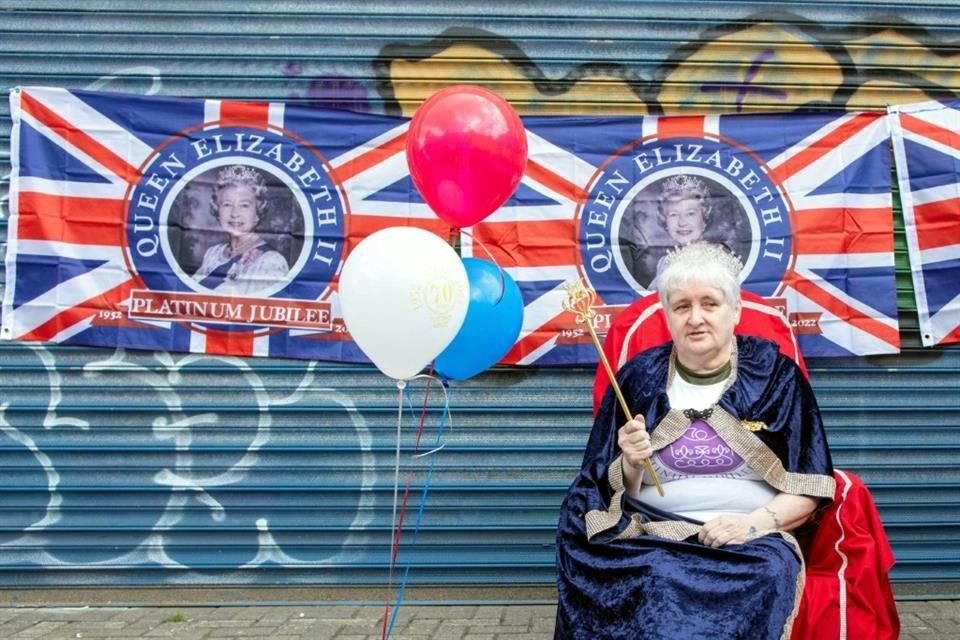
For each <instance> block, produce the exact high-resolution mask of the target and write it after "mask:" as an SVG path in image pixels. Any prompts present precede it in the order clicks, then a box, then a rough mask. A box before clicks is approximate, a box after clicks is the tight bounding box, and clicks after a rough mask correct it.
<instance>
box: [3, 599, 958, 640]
mask: <svg viewBox="0 0 960 640" xmlns="http://www.w3.org/2000/svg"><path fill="white" fill-rule="evenodd" d="M897 604H898V607H899V609H900V616H901V621H902V624H903V632H902V634H901V636H900V637H901V638H903V639H904V640H950V639H960V601H900V602H898V603H897ZM554 611H555V609H554V607H553V606H552V605H545V604H533V605H520V604H511V605H504V604H484V605H422V604H416V605H403V606H402V607H401V608H400V612H399V615H398V616H397V621H396V622H395V625H394V629H393V633H392V634H391V636H390V637H391V638H396V639H397V640H548V639H550V638H552V637H553V616H554ZM383 613H384V608H383V606H382V605H380V606H373V605H349V606H348V605H341V604H320V605H310V606H302V605H296V604H291V605H270V606H260V605H245V606H210V607H183V606H146V607H118V606H97V607H56V606H44V607H31V606H16V607H4V608H0V638H3V639H4V640H6V639H10V640H20V639H26V638H31V639H34V640H48V639H49V640H76V639H78V638H82V639H84V640H126V639H129V640H132V639H134V638H181V639H185V640H207V639H210V640H213V639H217V638H265V639H266V638H269V639H270V640H379V638H381V632H382V620H383ZM851 640H861V639H854V638H851ZM865 640H869V639H865Z"/></svg>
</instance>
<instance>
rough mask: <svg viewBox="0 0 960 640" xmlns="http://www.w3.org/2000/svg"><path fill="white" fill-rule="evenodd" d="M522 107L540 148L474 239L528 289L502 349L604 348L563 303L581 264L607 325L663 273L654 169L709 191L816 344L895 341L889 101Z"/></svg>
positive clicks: (470, 241)
mask: <svg viewBox="0 0 960 640" xmlns="http://www.w3.org/2000/svg"><path fill="white" fill-rule="evenodd" d="M524 122H525V126H526V128H527V135H528V141H529V148H530V161H529V166H528V169H527V171H526V175H525V177H524V179H523V182H522V184H521V188H520V189H519V190H518V191H517V194H516V195H515V197H514V198H513V199H512V200H511V201H510V202H509V203H508V204H507V205H506V206H504V207H503V208H502V209H500V210H499V211H497V212H495V213H494V214H493V215H492V216H490V217H489V218H487V219H486V220H484V221H483V222H481V223H480V224H478V225H477V226H476V227H475V228H474V230H473V235H472V238H465V241H464V249H465V252H467V253H470V252H473V253H474V254H475V255H478V256H481V257H483V255H484V252H483V251H481V250H480V249H478V248H477V247H476V246H474V244H480V245H482V247H483V249H484V250H485V251H487V252H490V253H491V254H492V255H493V257H494V258H495V260H496V261H497V262H498V263H499V264H501V265H503V266H505V267H507V268H508V270H509V272H510V274H511V275H512V276H513V277H514V279H515V280H516V281H517V282H518V284H519V285H520V287H521V290H522V291H523V293H524V296H525V302H526V314H525V317H524V325H523V330H522V333H521V337H520V339H519V340H518V342H517V343H516V345H515V347H514V348H513V350H512V351H511V352H510V353H508V354H507V356H506V358H505V360H504V361H505V362H507V363H511V364H521V365H522V364H544V365H550V364H570V363H588V362H594V361H595V359H596V355H595V353H594V348H593V346H592V345H591V344H590V342H591V339H590V338H589V336H588V334H587V333H586V332H585V331H584V330H583V327H578V326H577V325H576V324H575V322H574V318H573V317H572V316H571V314H569V313H568V312H564V311H563V309H562V307H561V302H562V300H563V297H564V295H565V293H564V288H563V285H564V282H566V281H568V280H571V279H575V278H583V279H585V280H587V282H588V284H590V285H591V286H592V287H593V288H594V289H595V290H596V291H597V293H598V296H599V298H600V302H601V303H602V304H603V305H605V306H604V308H603V309H602V311H603V312H601V313H600V314H598V320H597V324H596V329H597V331H598V332H599V333H601V334H602V333H603V332H604V330H605V328H606V327H607V326H609V323H610V319H611V318H612V317H613V316H614V315H615V314H616V313H618V312H619V311H620V310H622V309H623V308H625V307H626V305H627V304H629V303H630V302H631V301H632V300H633V299H635V298H636V297H639V296H641V295H643V294H645V293H647V292H648V291H650V290H652V289H653V288H654V287H653V286H652V284H653V283H652V282H650V280H651V276H652V275H654V274H655V264H656V260H655V258H656V257H657V256H658V255H661V256H662V254H663V252H664V251H665V250H666V247H665V246H663V245H664V243H667V244H669V243H670V242H671V240H670V238H668V236H667V235H666V233H665V231H664V229H662V228H658V227H657V225H656V224H655V223H654V222H653V219H654V218H655V217H656V215H657V214H656V209H657V206H658V205H657V203H656V202H655V200H656V199H657V193H658V184H659V192H660V193H661V194H662V193H663V190H664V189H665V188H666V186H667V185H670V184H672V185H673V186H674V187H676V186H677V185H681V184H692V185H697V184H699V185H700V188H701V189H702V190H709V191H710V194H709V195H710V198H711V199H713V200H714V204H713V205H712V207H713V212H712V213H711V214H710V215H711V217H712V220H711V221H709V222H707V224H706V232H705V234H704V236H703V239H712V240H713V241H716V242H723V243H725V244H726V245H727V246H728V247H729V248H730V249H731V250H732V251H733V252H735V253H737V254H738V255H739V256H740V257H741V258H742V259H743V260H744V262H745V263H746V266H745V269H744V276H745V282H744V286H745V287H746V288H747V289H748V290H752V291H754V292H755V293H758V294H760V295H763V296H764V297H767V298H769V299H772V300H774V301H775V302H776V303H777V305H778V306H780V307H781V309H783V310H784V311H785V313H787V315H788V317H789V319H790V322H791V324H792V325H793V327H794V330H795V331H796V333H797V334H798V339H799V343H800V346H801V349H802V351H803V353H804V354H805V355H807V356H814V357H815V356H848V355H867V354H881V353H896V352H898V351H899V346H900V338H899V326H898V321H897V307H896V296H895V279H894V255H893V214H892V205H891V193H890V178H889V176H890V162H889V128H888V124H887V121H886V119H885V117H884V115H883V114H876V113H850V112H830V113H818V114H809V115H807V114H784V115H735V116H733V115H731V116H694V117H688V116H672V117H669V116H664V117H640V118H637V117H623V118H586V117H584V118H557V117H542V118H525V119H524ZM660 215H662V211H661V213H660ZM631 216H633V217H634V219H639V220H640V221H641V222H639V223H634V222H630V219H631ZM723 216H726V220H724V219H722V218H723ZM661 223H662V220H661ZM631 225H633V227H632V228H633V231H632V232H633V235H634V237H633V238H631V236H630V233H631V231H630V229H631ZM724 226H725V227H726V229H724V228H721V227H724ZM636 227H644V229H645V233H646V236H647V238H646V239H645V240H637V236H638V235H640V233H639V232H638V231H637V229H636ZM738 228H739V230H738ZM641 231H643V230H641ZM711 232H712V234H713V235H712V237H711V235H710V234H711ZM658 234H659V235H658ZM724 234H726V235H727V239H726V240H724V238H723V235H724ZM655 236H656V237H655ZM688 237H689V236H688ZM638 242H639V243H641V244H642V243H643V242H646V243H647V245H648V246H645V248H643V251H646V253H647V254H649V256H648V258H649V259H648V261H647V263H646V265H642V264H641V265H640V266H639V267H636V268H634V267H631V266H630V265H629V264H628V263H627V261H628V257H627V254H628V249H630V251H633V250H634V249H635V248H636V246H635V245H636V244H637V243H638ZM644 270H646V271H644Z"/></svg>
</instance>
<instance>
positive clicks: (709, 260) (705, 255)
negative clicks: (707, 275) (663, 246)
mask: <svg viewBox="0 0 960 640" xmlns="http://www.w3.org/2000/svg"><path fill="white" fill-rule="evenodd" d="M674 263H680V264H688V265H694V266H703V265H706V264H713V265H716V266H717V267H720V268H721V269H723V270H724V271H726V272H727V273H729V274H730V275H731V276H733V279H734V280H737V279H739V277H740V272H741V271H743V263H742V262H740V258H738V257H737V256H736V254H733V253H730V251H728V250H727V249H726V248H724V247H723V246H722V245H719V244H712V243H709V242H692V243H690V244H688V245H684V246H682V247H678V248H676V249H670V250H669V251H667V255H666V256H665V257H664V259H663V271H666V270H667V267H669V266H670V265H672V264H674Z"/></svg>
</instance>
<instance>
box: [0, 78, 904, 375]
mask: <svg viewBox="0 0 960 640" xmlns="http://www.w3.org/2000/svg"><path fill="white" fill-rule="evenodd" d="M11 113H12V116H13V121H14V127H13V133H12V140H11V147H12V152H11V158H12V165H13V173H12V177H11V198H10V203H11V217H10V220H9V226H8V234H7V240H8V247H7V255H6V274H7V277H6V289H5V293H4V298H3V315H2V328H0V337H3V338H5V339H15V340H41V341H53V342H62V343H71V344H84V345H99V346H110V347H115V346H119V347H131V348H140V349H156V350H169V351H190V352H201V353H217V354H231V355H240V356H278V357H294V358H309V359H325V360H334V361H344V362H364V361H366V358H365V356H364V354H363V353H362V352H361V351H360V349H359V348H358V347H357V346H356V344H355V343H354V342H353V340H352V339H351V337H350V334H349V333H348V332H347V329H346V327H345V325H344V323H343V319H342V314H341V312H340V308H339V301H338V292H337V286H338V278H339V274H340V270H341V268H342V265H343V263H344V261H345V259H346V257H347V256H348V255H349V253H350V251H351V249H352V248H353V247H354V246H356V244H357V243H358V242H359V241H360V240H362V239H363V238H365V237H367V236H368V235H370V234H371V233H373V232H375V231H377V230H379V229H383V228H385V227H391V226H415V227H418V228H421V229H426V230H428V231H431V232H434V233H436V234H438V235H441V236H442V237H444V238H446V237H447V235H448V234H449V231H450V230H449V228H448V227H447V225H446V224H445V223H443V222H442V221H440V220H439V219H438V218H437V216H436V215H435V214H434V213H433V212H432V211H430V209H429V207H428V206H427V205H426V204H424V202H423V201H422V200H421V198H420V197H419V195H418V193H417V190H416V189H415V188H414V186H413V183H412V181H411V178H410V173H409V167H408V166H407V161H406V157H405V154H404V148H405V137H406V133H407V129H408V121H407V120H406V119H404V118H397V117H388V116H377V115H369V114H358V113H352V112H345V111H324V110H317V109H307V108H301V107H298V106H294V105H286V104H283V103H247V102H244V103H240V102H231V101H226V100H200V99H175V98H161V97H144V96H132V95H122V94H110V93H98V92H90V91H68V90H64V89H51V88H23V89H15V90H14V91H13V92H12V93H11ZM524 126H525V128H526V131H527V141H528V146H529V161H528V164H527V168H526V172H525V175H524V177H523V180H522V182H521V184H520V186H519V188H518V189H517V191H516V193H515V194H514V195H513V197H512V198H511V199H510V200H509V201H508V202H507V203H506V204H505V205H504V206H503V207H501V208H500V209H499V210H498V211H496V212H495V213H493V214H492V215H491V216H489V217H488V218H486V219H485V220H483V221H482V222H480V223H478V224H477V225H475V226H474V227H472V228H470V229H466V230H464V233H463V234H462V235H461V237H460V248H461V253H462V255H463V256H464V257H469V256H476V257H481V258H489V257H492V258H493V260H494V261H495V262H497V263H498V264H499V265H500V266H501V267H503V268H504V269H506V270H507V272H508V273H509V274H510V275H511V276H512V277H513V279H514V280H515V281H516V282H517V283H518V284H519V286H520V289H521V292H522V294H523V297H524V321H523V330H522V332H521V335H520V338H519V340H518V341H517V343H516V345H515V346H514V348H513V349H512V350H511V351H510V352H509V353H508V354H507V356H506V358H505V359H504V362H505V363H508V364H519V365H528V364H547V365H562V364H586V363H592V362H595V361H596V357H597V356H596V351H595V350H594V349H593V347H592V345H591V344H590V337H589V335H588V334H587V333H586V332H585V331H584V329H583V327H578V325H577V324H576V323H575V321H574V318H573V317H572V316H570V315H569V314H568V313H566V312H564V311H563V308H562V300H563V297H564V284H565V283H566V282H568V281H570V280H573V279H577V278H581V279H583V280H585V281H586V282H587V284H589V286H590V287H591V288H593V289H594V290H595V291H596V292H597V295H598V303H599V304H600V305H601V306H602V308H601V310H600V313H599V314H598V316H597V325H596V328H597V330H598V332H600V333H603V331H604V328H605V325H606V324H608V323H609V321H610V319H611V318H612V317H613V316H614V315H615V314H616V313H617V312H618V311H619V310H621V309H623V308H624V307H625V306H626V305H628V304H629V303H630V302H632V301H633V300H635V299H636V298H638V297H639V296H642V295H644V294H646V293H647V292H650V291H653V290H655V289H656V285H657V277H658V272H659V269H660V265H661V263H662V260H663V257H664V256H665V255H666V253H667V252H668V251H669V250H670V249H671V248H673V247H677V246H681V245H683V244H688V243H690V242H697V241H709V242H715V243H719V244H721V245H722V246H724V247H725V248H726V249H727V250H728V251H730V252H731V253H733V254H735V255H737V256H738V257H739V258H740V259H741V261H742V262H743V263H744V266H745V268H744V270H743V277H744V282H743V284H744V287H745V288H747V289H749V290H751V291H753V292H755V293H758V294H760V295H762V296H765V297H767V298H769V299H771V300H773V301H774V303H775V304H776V305H778V306H779V307H780V308H781V309H782V310H783V312H784V313H785V314H786V315H787V317H788V318H789V320H790V322H791V323H792V324H793V326H794V328H795V330H796V333H797V335H798V340H799V342H800V346H801V349H802V350H803V352H804V353H805V355H808V356H844V355H851V354H853V355H867V354H880V353H894V352H896V351H897V350H898V349H899V331H898V325H897V311H896V296H895V286H894V257H893V215H892V206H891V194H890V188H891V184H890V149H889V141H888V138H889V132H888V125H887V120H886V119H885V117H884V115H883V114H873V113H856V112H821V113H814V114H799V113H792V114H782V115H736V116H696V117H694V116H683V117H656V116H648V117H623V118H616V117H613V118H611V117H602V118H601V117H527V118H524ZM398 339H402V337H398Z"/></svg>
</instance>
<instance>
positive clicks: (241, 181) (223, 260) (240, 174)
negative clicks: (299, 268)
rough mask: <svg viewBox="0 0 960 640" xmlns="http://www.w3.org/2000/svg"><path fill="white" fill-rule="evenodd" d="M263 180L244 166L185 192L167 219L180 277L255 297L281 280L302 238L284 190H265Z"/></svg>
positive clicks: (212, 175)
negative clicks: (296, 240) (175, 211)
mask: <svg viewBox="0 0 960 640" xmlns="http://www.w3.org/2000/svg"><path fill="white" fill-rule="evenodd" d="M265 174H266V172H265V171H262V170H260V169H257V168H254V167H251V166H248V165H242V164H231V165H226V166H220V167H217V168H215V169H212V170H210V171H207V172H205V173H204V174H202V175H201V176H199V177H198V178H196V179H195V180H194V181H193V183H191V187H190V188H188V189H187V190H185V194H189V195H187V196H185V197H184V198H183V200H184V201H183V202H181V203H179V207H178V211H177V214H176V215H174V216H172V218H171V243H170V244H171V246H173V247H176V251H175V253H176V254H177V255H176V259H177V262H178V263H179V265H180V267H181V269H182V270H183V272H184V273H185V274H186V275H187V276H188V277H192V279H193V280H194V281H195V282H196V283H198V284H199V285H200V286H201V287H203V288H205V289H209V290H211V291H215V292H216V293H218V294H226V295H243V296H245V295H256V294H257V293H258V292H261V291H262V290H264V289H267V288H270V287H275V286H276V285H277V284H278V283H279V282H281V281H283V280H285V279H286V276H287V273H288V272H289V270H290V265H291V264H293V262H294V261H295V256H296V255H297V253H299V250H300V247H302V240H301V241H299V243H292V242H291V240H292V239H296V238H297V236H299V238H302V231H301V232H300V233H299V234H298V233H296V228H297V227H298V226H299V227H300V228H301V229H302V215H301V214H300V213H299V207H297V206H296V204H295V202H294V201H293V198H292V197H291V194H290V193H289V189H287V187H285V186H284V185H282V184H279V183H277V184H272V183H269V184H268V180H267V176H265ZM194 183H195V184H194ZM271 191H273V194H272V196H271V194H270V192H271ZM268 196H270V197H268ZM296 221H299V225H297V224H295V222H296ZM174 235H176V239H174V238H173V237H172V236H174ZM294 244H296V245H297V246H294Z"/></svg>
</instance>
